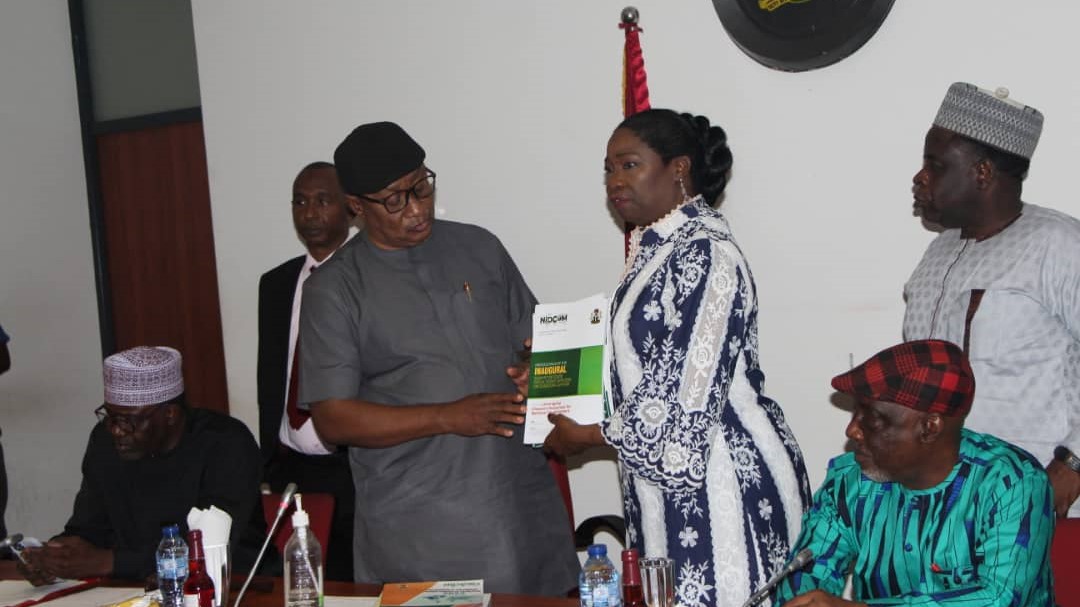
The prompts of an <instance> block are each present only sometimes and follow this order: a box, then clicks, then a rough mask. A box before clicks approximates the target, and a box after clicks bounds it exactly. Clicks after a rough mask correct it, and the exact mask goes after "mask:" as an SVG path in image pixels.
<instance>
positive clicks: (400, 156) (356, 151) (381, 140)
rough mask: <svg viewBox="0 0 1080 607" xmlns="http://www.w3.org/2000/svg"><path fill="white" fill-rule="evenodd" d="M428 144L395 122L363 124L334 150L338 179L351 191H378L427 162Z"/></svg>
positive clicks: (344, 187) (347, 191) (348, 191)
mask: <svg viewBox="0 0 1080 607" xmlns="http://www.w3.org/2000/svg"><path fill="white" fill-rule="evenodd" d="M425 156H426V154H425V153H424V148H422V147H420V144H419V143H416V141H415V140H413V138H412V137H410V136H409V134H408V133H406V132H405V129H403V128H401V127H400V126H398V125H396V124H394V123H393V122H372V123H370V124H362V125H360V126H358V127H356V128H355V129H353V132H351V133H349V136H348V137H346V138H345V141H342V142H341V144H340V145H338V146H337V149H336V150H334V164H335V165H337V173H338V180H340V181H341V187H342V189H344V190H345V192H346V193H347V194H352V195H354V196H358V195H362V194H371V193H373V192H378V191H379V190H381V189H383V188H385V187H386V186H388V185H390V184H391V183H393V182H395V181H397V180H398V179H401V178H402V177H404V176H405V175H408V174H409V173H410V172H412V171H415V170H416V169H417V168H419V167H420V165H421V164H423V163H424V158H425Z"/></svg>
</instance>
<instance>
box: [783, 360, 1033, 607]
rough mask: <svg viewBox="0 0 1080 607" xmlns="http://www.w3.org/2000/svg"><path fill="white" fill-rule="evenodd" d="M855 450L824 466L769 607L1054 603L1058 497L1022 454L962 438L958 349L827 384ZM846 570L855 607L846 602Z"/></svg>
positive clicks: (970, 385)
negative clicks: (807, 560)
mask: <svg viewBox="0 0 1080 607" xmlns="http://www.w3.org/2000/svg"><path fill="white" fill-rule="evenodd" d="M832 385H833V387H834V388H836V389H837V390H838V391H840V392H843V393H845V394H848V395H851V396H853V397H854V398H855V409H854V414H853V415H852V418H851V422H850V423H848V426H847V436H848V438H849V439H850V440H851V443H852V445H853V451H852V452H850V453H845V454H844V455H841V456H839V457H837V458H835V459H833V460H832V461H831V462H830V463H829V470H828V473H827V474H826V476H825V481H824V482H823V483H822V485H821V487H820V488H819V489H818V490H817V493H816V494H815V495H814V504H813V506H812V508H811V510H810V511H809V512H808V513H807V514H806V516H804V517H803V525H802V533H801V535H800V536H799V539H798V541H797V542H796V543H795V546H794V548H793V554H794V553H797V552H798V551H800V550H803V549H810V550H811V551H812V552H813V559H814V560H813V563H812V564H811V565H809V566H808V567H806V568H804V569H803V570H801V571H796V572H794V573H793V574H792V575H791V576H790V577H788V578H787V579H786V580H785V581H784V582H783V583H782V584H781V586H780V588H779V589H778V590H777V595H776V597H775V600H774V601H773V604H774V605H784V606H785V607H796V606H804V605H900V604H903V605H1027V606H1032V605H1039V606H1044V605H1045V606H1047V607H1050V606H1052V605H1053V604H1054V591H1053V581H1052V576H1051V573H1050V562H1049V552H1050V540H1051V538H1052V537H1053V534H1054V508H1053V503H1054V502H1053V495H1052V492H1051V489H1050V484H1049V481H1048V480H1047V476H1046V472H1045V470H1044V469H1043V467H1042V465H1040V464H1039V462H1038V461H1037V460H1036V459H1035V458H1034V457H1032V456H1031V455H1030V454H1029V453H1027V452H1026V451H1023V450H1022V449H1020V448H1018V447H1015V446H1013V445H1011V444H1009V443H1006V442H1004V441H1002V440H1000V439H998V438H995V437H993V436H990V435H988V434H979V433H976V432H972V431H970V430H966V429H964V427H963V426H964V417H965V416H966V415H967V413H968V411H969V410H970V409H971V402H972V399H973V397H974V395H975V379H974V376H973V375H972V372H971V367H970V365H969V364H968V361H967V357H966V356H965V355H964V353H963V352H962V351H961V350H960V348H958V347H957V346H956V345H954V344H952V343H950V342H946V341H939V340H924V341H913V342H907V343H903V344H900V345H897V346H893V347H891V348H888V349H886V350H883V351H881V352H879V353H877V354H875V355H874V356H873V357H871V358H870V359H869V360H867V361H866V362H864V363H863V364H861V365H859V366H858V367H856V368H854V369H852V370H851V371H849V372H847V373H844V374H842V375H838V376H836V377H834V378H833V380H832ZM849 572H851V575H852V585H853V596H854V598H855V601H856V602H854V603H853V602H850V601H845V600H843V599H841V598H839V597H840V594H841V593H842V592H843V589H844V582H845V579H846V577H847V575H848V573H849Z"/></svg>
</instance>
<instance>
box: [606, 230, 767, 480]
mask: <svg viewBox="0 0 1080 607" xmlns="http://www.w3.org/2000/svg"><path fill="white" fill-rule="evenodd" d="M739 259H740V255H739V252H738V250H737V249H736V248H735V246H734V245H732V244H731V243H730V242H728V241H711V240H709V239H706V238H704V237H702V238H699V239H695V240H690V241H688V242H685V243H682V244H681V245H679V246H677V248H676V249H675V250H674V251H673V252H672V254H671V255H670V256H669V257H668V259H667V260H666V262H665V263H664V264H663V266H661V267H660V268H658V269H657V271H656V272H654V273H653V275H652V276H651V277H650V278H649V279H648V286H647V287H646V288H645V289H644V290H642V291H641V293H640V295H639V296H637V298H636V300H635V301H634V302H633V303H632V306H633V307H632V309H631V313H630V318H629V325H630V326H629V336H630V341H631V342H632V346H633V352H629V353H628V352H618V351H617V352H616V357H617V358H618V357H627V356H628V357H631V359H632V363H633V365H634V368H635V369H638V368H640V380H639V381H637V382H636V384H635V385H634V387H633V388H632V389H631V390H630V391H629V393H628V394H627V396H626V398H625V399H624V401H623V403H622V406H620V407H618V408H617V411H615V412H614V415H613V417H612V419H610V420H609V421H608V423H607V424H605V425H604V426H602V430H603V432H604V435H605V438H606V439H607V441H608V442H609V443H610V444H612V445H614V446H615V447H616V448H617V449H618V450H619V454H620V457H621V459H622V461H623V463H624V464H625V465H627V466H629V467H630V468H631V469H633V471H634V473H635V474H636V475H638V476H640V477H643V478H645V479H647V480H650V481H652V482H654V483H657V484H659V485H660V486H661V487H663V488H665V489H668V490H672V491H686V490H694V489H697V488H699V487H700V486H701V485H702V483H703V482H704V480H705V471H706V467H707V463H708V460H709V449H710V444H711V443H712V441H713V438H714V436H715V433H716V432H718V431H719V429H718V427H717V426H718V424H719V419H720V413H721V410H722V409H723V407H724V404H725V402H726V401H727V392H728V388H729V386H730V384H731V377H732V374H733V373H734V369H735V364H736V361H737V358H738V355H739V352H740V350H741V348H742V344H743V341H744V339H745V336H746V326H747V323H746V320H747V317H748V314H749V307H750V306H749V305H748V299H749V298H750V293H749V283H748V281H747V278H746V277H745V275H744V274H743V272H742V270H741V268H740V266H739V264H738V260H739ZM627 305H630V304H627ZM624 362H625V361H624ZM622 364H623V362H619V361H617V362H616V366H617V367H618V366H619V365H622Z"/></svg>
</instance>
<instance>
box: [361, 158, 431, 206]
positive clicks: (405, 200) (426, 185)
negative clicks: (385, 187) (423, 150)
mask: <svg viewBox="0 0 1080 607" xmlns="http://www.w3.org/2000/svg"><path fill="white" fill-rule="evenodd" d="M434 195H435V171H432V170H431V169H427V174H426V175H424V176H423V177H421V178H420V179H419V180H418V181H417V182H416V183H414V184H412V185H411V186H409V187H408V188H406V189H404V190H397V191H395V192H394V193H392V194H390V195H389V196H387V197H386V198H383V199H382V200H379V199H378V198H372V197H371V196H362V195H361V196H357V198H363V199H364V200H366V201H368V202H374V203H375V204H381V205H383V207H385V208H386V212H387V213H397V212H399V211H401V209H404V208H405V207H407V206H409V200H410V199H411V198H416V199H417V200H425V199H427V198H431V197H432V196H434Z"/></svg>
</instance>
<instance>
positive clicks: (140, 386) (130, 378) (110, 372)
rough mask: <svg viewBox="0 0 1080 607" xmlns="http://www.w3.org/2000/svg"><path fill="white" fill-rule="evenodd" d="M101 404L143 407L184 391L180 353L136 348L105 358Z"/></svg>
mask: <svg viewBox="0 0 1080 607" xmlns="http://www.w3.org/2000/svg"><path fill="white" fill-rule="evenodd" d="M104 375H105V402H107V403H109V404H110V405H120V406H123V407H143V406H146V405H157V404H161V403H166V402H169V401H170V400H172V399H174V398H176V397H177V396H180V395H181V394H183V392H184V374H183V371H182V369H181V357H180V353H179V352H177V351H176V350H174V349H173V348H169V347H167V346H139V347H137V348H131V349H130V350H124V351H123V352H117V353H116V354H113V355H112V356H110V357H108V358H106V359H105V366H104Z"/></svg>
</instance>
